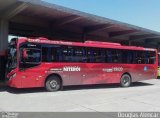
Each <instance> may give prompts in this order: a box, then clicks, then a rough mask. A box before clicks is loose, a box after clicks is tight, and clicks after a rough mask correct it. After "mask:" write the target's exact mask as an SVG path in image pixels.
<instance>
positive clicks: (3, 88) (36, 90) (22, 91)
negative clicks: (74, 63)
mask: <svg viewBox="0 0 160 118" xmlns="http://www.w3.org/2000/svg"><path fill="white" fill-rule="evenodd" d="M152 85H153V84H149V83H144V82H135V83H132V85H131V87H143V86H152ZM104 88H106V89H112V88H121V87H120V85H119V84H100V85H83V86H82V85H78V86H67V87H64V88H63V91H76V90H87V89H104ZM5 91H6V92H9V93H13V94H28V93H39V92H47V91H46V90H45V88H27V89H17V88H10V87H7V86H0V92H5Z"/></svg>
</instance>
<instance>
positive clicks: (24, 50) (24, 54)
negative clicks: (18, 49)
mask: <svg viewBox="0 0 160 118" xmlns="http://www.w3.org/2000/svg"><path fill="white" fill-rule="evenodd" d="M26 58H27V50H26V49H23V59H26Z"/></svg>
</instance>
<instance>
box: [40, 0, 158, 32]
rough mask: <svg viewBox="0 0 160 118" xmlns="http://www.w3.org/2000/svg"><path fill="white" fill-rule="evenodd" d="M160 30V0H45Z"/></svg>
mask: <svg viewBox="0 0 160 118" xmlns="http://www.w3.org/2000/svg"><path fill="white" fill-rule="evenodd" d="M43 1H46V2H49V3H53V4H57V5H61V6H65V7H68V8H72V9H76V10H79V11H83V12H87V13H91V14H94V15H98V16H103V17H106V18H109V19H113V20H117V21H121V22H125V23H129V24H132V25H136V26H140V27H143V28H147V29H151V30H155V31H158V32H160V0H43Z"/></svg>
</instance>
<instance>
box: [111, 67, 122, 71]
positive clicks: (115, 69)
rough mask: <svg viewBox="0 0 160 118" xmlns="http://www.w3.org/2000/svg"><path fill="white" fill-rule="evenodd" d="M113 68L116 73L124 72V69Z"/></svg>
mask: <svg viewBox="0 0 160 118" xmlns="http://www.w3.org/2000/svg"><path fill="white" fill-rule="evenodd" d="M112 68H113V71H115V72H120V71H123V68H122V67H112Z"/></svg>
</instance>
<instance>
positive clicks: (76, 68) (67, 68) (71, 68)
mask: <svg viewBox="0 0 160 118" xmlns="http://www.w3.org/2000/svg"><path fill="white" fill-rule="evenodd" d="M63 71H72V72H74V71H77V72H78V71H81V68H80V67H78V66H65V67H63Z"/></svg>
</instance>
